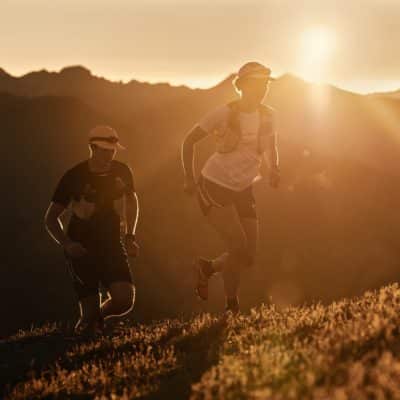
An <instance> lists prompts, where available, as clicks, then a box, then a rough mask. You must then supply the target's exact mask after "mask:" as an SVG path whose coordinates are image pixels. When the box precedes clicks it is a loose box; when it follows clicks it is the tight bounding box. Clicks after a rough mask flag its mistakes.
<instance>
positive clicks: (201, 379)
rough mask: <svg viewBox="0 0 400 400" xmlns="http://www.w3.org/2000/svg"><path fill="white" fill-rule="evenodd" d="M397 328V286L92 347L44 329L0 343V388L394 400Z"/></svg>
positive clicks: (116, 395)
mask: <svg viewBox="0 0 400 400" xmlns="http://www.w3.org/2000/svg"><path fill="white" fill-rule="evenodd" d="M399 326H400V288H399V286H398V285H397V284H392V285H389V286H386V287H383V288H381V289H380V290H379V291H374V292H371V291H369V292H366V293H365V294H364V295H363V296H361V297H357V298H353V299H343V300H340V301H337V302H334V303H332V304H329V305H327V306H323V305H321V304H312V305H308V306H302V307H287V308H278V307H276V306H275V305H262V306H259V307H256V308H253V309H252V310H251V311H250V313H249V314H246V315H239V316H238V317H228V318H223V317H215V316H211V315H209V314H202V315H199V316H196V317H193V318H192V319H189V320H187V321H182V320H165V321H160V322H155V323H152V324H150V325H129V323H126V324H125V325H120V326H119V327H118V329H117V330H116V331H115V336H111V335H105V336H102V337H98V338H96V339H86V340H83V339H77V338H73V337H70V336H69V337H68V336H65V334H63V333H62V330H61V329H60V328H58V327H57V326H56V325H47V326H44V327H42V328H36V329H32V330H31V331H20V332H19V333H18V334H17V335H15V336H13V337H10V338H8V339H7V340H5V341H3V342H1V343H0V355H1V357H0V359H1V364H0V376H1V377H2V379H3V381H2V382H1V383H0V388H1V390H2V391H3V393H4V395H5V397H4V398H5V399H13V400H18V399H42V398H47V399H49V398H52V399H53V398H54V399H67V398H80V399H84V398H99V399H100V398H101V399H134V398H143V399H174V400H179V399H188V398H190V399H192V400H197V399H199V400H200V399H232V400H233V399H271V400H278V399H279V400H281V399H300V398H301V399H327V398H329V399H337V400H342V399H360V400H362V399H371V398H374V399H389V398H393V399H397V398H399V396H400V331H399ZM16 355H17V356H16Z"/></svg>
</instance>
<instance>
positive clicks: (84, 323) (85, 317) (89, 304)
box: [75, 294, 100, 330]
mask: <svg viewBox="0 0 400 400" xmlns="http://www.w3.org/2000/svg"><path fill="white" fill-rule="evenodd" d="M79 309H80V314H81V315H80V318H79V320H78V322H77V323H76V325H75V330H81V329H85V328H86V327H88V328H89V329H90V328H91V327H93V326H94V325H95V324H96V322H97V321H98V320H99V318H100V296H99V295H98V294H96V295H93V296H89V297H85V298H83V299H81V300H80V301H79Z"/></svg>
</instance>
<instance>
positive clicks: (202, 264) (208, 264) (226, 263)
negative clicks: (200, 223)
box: [182, 62, 280, 313]
mask: <svg viewBox="0 0 400 400" xmlns="http://www.w3.org/2000/svg"><path fill="white" fill-rule="evenodd" d="M271 79H272V78H271V70H270V69H269V68H267V67H265V66H263V65H262V64H260V63H257V62H249V63H247V64H245V65H244V66H243V67H242V68H240V70H239V72H238V74H237V76H236V78H235V79H234V81H233V84H234V86H235V88H236V91H237V92H238V94H239V95H240V98H239V99H238V100H236V101H234V102H231V103H229V104H226V105H223V106H220V107H218V108H217V109H216V110H214V111H212V112H210V113H209V114H207V115H206V116H205V117H204V118H203V119H202V120H201V121H200V122H199V123H198V124H197V125H195V127H194V128H193V129H192V130H191V131H190V132H189V133H188V135H187V136H186V138H185V140H184V142H183V144H182V163H183V170H184V179H185V180H184V190H185V192H186V193H187V194H189V195H192V194H194V193H196V194H197V198H198V201H199V205H200V208H201V211H202V213H203V215H204V216H205V217H206V219H207V221H208V223H209V224H210V225H211V226H212V227H213V228H214V229H215V230H216V232H217V233H218V234H219V235H220V237H221V238H222V239H223V240H224V242H225V244H226V252H224V253H223V254H221V255H220V256H219V257H217V258H215V259H213V260H208V259H205V258H199V259H198V260H197V263H196V267H197V283H196V293H197V295H198V296H199V297H200V298H201V299H202V300H207V298H208V280H209V278H210V277H211V276H213V275H214V274H215V273H217V272H221V273H222V276H223V280H224V290H225V297H226V310H227V311H231V312H233V313H236V312H238V311H239V299H238V289H239V284H240V273H241V271H243V269H245V268H248V267H250V266H252V265H253V264H254V260H255V254H256V246H257V240H258V220H257V213H256V204H255V199H254V197H253V190H252V186H253V184H254V183H255V182H256V181H258V180H259V179H260V178H261V176H260V171H261V169H264V168H261V167H262V166H269V183H270V185H271V186H272V187H274V188H276V187H278V185H279V181H280V174H279V161H278V151H277V141H276V138H277V134H276V123H275V120H276V118H275V111H274V110H273V109H272V108H271V107H268V106H265V105H263V104H262V102H263V100H264V97H265V96H266V94H267V92H268V87H269V81H270V80H271ZM207 135H214V136H215V140H216V152H215V153H214V154H213V155H212V156H211V157H210V158H209V159H208V160H207V162H206V164H205V166H204V167H203V169H202V171H201V174H200V178H199V180H198V182H196V181H195V173H194V167H193V165H194V146H195V144H196V143H197V142H198V141H200V140H202V139H203V138H205V137H206V136H207Z"/></svg>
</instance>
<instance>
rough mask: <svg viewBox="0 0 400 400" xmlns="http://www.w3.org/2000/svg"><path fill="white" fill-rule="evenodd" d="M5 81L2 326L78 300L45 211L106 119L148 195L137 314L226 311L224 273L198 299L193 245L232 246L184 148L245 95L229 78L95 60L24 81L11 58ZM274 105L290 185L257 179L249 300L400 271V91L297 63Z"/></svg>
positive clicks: (0, 81)
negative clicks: (334, 78)
mask: <svg viewBox="0 0 400 400" xmlns="http://www.w3.org/2000/svg"><path fill="white" fill-rule="evenodd" d="M7 82H8V83H7ZM7 85H8V86H7ZM1 91H4V92H7V91H8V94H7V93H3V94H0V120H1V121H2V135H3V136H2V137H3V139H4V142H3V146H2V154H3V155H2V157H3V159H4V160H5V161H6V162H5V164H6V174H5V175H6V177H5V179H6V181H5V188H6V190H5V193H6V194H8V193H9V192H11V194H12V195H5V196H3V198H2V201H1V206H2V209H3V210H6V212H4V214H5V217H4V220H3V228H4V230H5V231H6V232H8V233H9V234H8V235H5V240H4V241H3V242H2V244H1V249H2V250H3V253H4V254H5V257H3V261H2V268H1V269H0V314H1V315H2V316H3V317H4V322H3V324H1V325H0V336H1V335H8V334H10V333H11V332H13V331H15V330H16V329H18V328H22V327H23V328H26V327H29V326H30V324H31V323H35V324H36V323H38V322H44V321H46V320H58V319H71V318H72V317H73V316H74V315H75V316H76V314H77V312H78V310H77V306H76V299H75V297H74V293H73V290H72V287H71V282H70V278H69V276H68V272H67V270H66V268H65V262H64V259H63V257H62V252H61V251H60V249H59V248H58V247H57V246H55V245H54V243H53V242H52V241H51V240H50V238H49V237H48V235H47V233H46V232H45V229H44V227H43V215H44V213H45V210H46V208H47V206H48V202H49V200H50V198H51V195H52V192H53V190H54V188H55V185H56V183H57V181H58V179H59V178H60V177H61V175H62V174H63V173H64V172H65V170H66V169H68V168H70V167H71V166H72V165H73V164H74V163H77V162H79V161H81V160H82V159H83V158H86V157H87V155H88V153H87V132H88V130H89V129H90V128H91V127H92V126H93V125H95V124H98V123H107V124H111V125H113V126H114V127H115V128H116V129H117V130H118V132H119V134H120V136H121V141H122V142H123V143H124V144H125V145H126V146H127V151H125V152H121V153H120V154H119V155H118V158H119V159H120V160H122V161H125V162H128V163H129V164H130V166H131V167H132V169H133V171H134V177H135V183H136V187H137V190H138V195H139V200H140V206H141V210H140V211H141V214H140V221H139V226H138V238H140V245H141V255H140V257H139V258H138V259H137V260H135V261H134V262H133V263H132V268H133V274H134V278H135V282H136V286H137V301H136V304H135V309H134V318H135V320H137V321H141V322H147V321H150V320H152V319H162V318H172V317H176V316H180V315H191V314H192V313H193V312H197V311H207V312H217V311H220V310H221V309H222V308H223V300H222V297H221V296H220V294H221V290H222V288H221V286H222V283H221V281H220V280H217V279H216V280H214V281H213V282H212V283H211V287H210V301H209V303H208V304H207V305H206V306H205V308H204V310H202V309H201V308H200V307H199V306H198V304H197V303H196V301H195V300H194V298H193V277H192V270H191V264H192V260H193V258H194V257H195V256H196V255H204V256H206V257H215V256H216V255H218V254H220V253H221V251H222V250H223V244H222V243H221V242H220V241H219V240H218V237H216V235H215V234H214V232H213V231H212V230H211V229H210V228H209V227H208V226H207V225H206V224H205V223H204V219H202V217H201V215H200V212H199V209H198V206H197V203H196V201H195V199H191V198H188V197H187V196H185V195H184V193H183V191H182V170H181V166H180V151H179V150H180V145H181V142H182V139H183V138H184V136H185V134H186V132H187V130H188V129H190V128H191V127H192V126H193V125H194V124H195V123H196V121H198V119H199V118H200V117H201V116H202V115H204V113H206V112H207V111H209V110H210V109H212V108H213V107H215V106H216V105H219V104H221V103H223V102H226V101H229V100H231V99H233V98H234V96H235V93H234V90H233V88H232V85H231V82H230V79H229V78H227V79H226V80H225V81H223V82H221V83H220V84H219V85H217V86H216V87H214V88H210V89H208V90H191V89H189V88H185V87H173V86H170V85H167V84H159V85H150V84H147V83H140V82H137V81H135V82H131V83H127V84H122V83H118V82H110V81H107V80H106V79H104V78H99V77H96V76H93V75H92V74H91V73H90V71H88V70H87V69H85V68H82V67H71V68H66V69H64V70H62V71H61V72H59V73H49V72H46V71H41V72H33V73H31V74H28V75H26V76H24V77H21V78H14V77H10V75H8V74H7V73H5V72H1V71H0V92H1ZM268 103H269V104H271V105H272V106H273V107H275V108H276V109H277V110H278V113H279V120H280V128H279V151H280V160H281V170H282V185H281V187H280V189H279V190H277V191H274V190H271V189H270V188H269V187H268V186H267V185H266V184H265V182H260V183H258V184H257V185H256V187H255V195H256V198H257V203H258V204H257V206H258V213H259V218H260V228H261V229H260V231H261V238H260V246H259V249H260V250H259V255H258V259H257V266H256V267H255V268H254V269H252V270H251V271H249V273H248V274H246V275H247V276H246V279H244V282H243V286H242V303H241V304H242V306H243V310H249V309H250V308H251V307H253V306H254V305H256V304H259V303H261V302H266V301H267V300H268V297H269V295H270V294H273V295H274V296H276V298H277V301H278V302H279V304H283V305H287V304H293V305H295V304H300V303H302V302H304V301H312V300H320V301H322V302H324V303H327V302H330V301H332V300H335V299H337V298H341V297H349V296H354V295H359V294H361V293H362V292H363V291H365V290H367V289H372V288H377V287H380V286H382V285H384V284H386V283H388V282H391V281H394V280H396V279H397V278H398V274H399V259H400V252H399V249H400V243H399V239H398V238H399V237H400V214H399V213H397V212H396V210H397V208H398V203H399V200H400V187H399V185H398V180H399V175H400V171H399V168H398V159H399V156H400V146H399V143H398V137H399V136H398V132H399V127H400V102H398V101H395V100H388V99H379V98H370V97H368V96H359V95H356V94H353V93H349V92H345V91H342V90H339V89H337V88H334V87H331V86H321V85H312V84H310V83H307V82H305V81H303V80H301V79H299V78H297V77H295V76H292V75H284V76H282V77H280V78H279V79H278V80H276V81H274V82H273V83H272V85H271V90H270V94H269V96H268ZM213 148H214V146H213V141H212V139H210V140H206V141H205V142H204V143H201V144H200V145H199V146H198V150H199V157H198V159H197V163H196V167H197V172H199V170H200V168H201V166H202V163H203V162H204V160H205V158H206V157H207V156H208V155H209V154H210V153H211V151H212V150H213ZM377 265H379V268H377ZM321 266H323V267H321ZM327 282H329V284H326V283H327ZM10 298H12V299H13V307H12V308H10V307H9V306H8V304H9V299H10Z"/></svg>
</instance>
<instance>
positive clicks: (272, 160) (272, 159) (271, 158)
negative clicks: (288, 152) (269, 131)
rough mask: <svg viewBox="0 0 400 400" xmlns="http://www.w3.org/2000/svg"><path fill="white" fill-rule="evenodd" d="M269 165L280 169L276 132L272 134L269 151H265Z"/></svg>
mask: <svg viewBox="0 0 400 400" xmlns="http://www.w3.org/2000/svg"><path fill="white" fill-rule="evenodd" d="M265 156H266V159H267V162H268V166H269V168H270V169H271V170H279V153H278V144H277V139H276V133H274V134H273V135H271V136H270V138H269V141H268V147H267V151H266V153H265Z"/></svg>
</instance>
